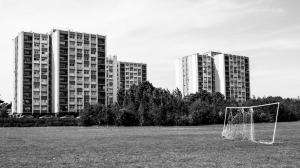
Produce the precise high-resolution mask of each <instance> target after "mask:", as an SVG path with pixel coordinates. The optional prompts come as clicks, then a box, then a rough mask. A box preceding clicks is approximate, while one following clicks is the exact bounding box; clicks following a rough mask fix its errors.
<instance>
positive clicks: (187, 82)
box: [175, 53, 215, 96]
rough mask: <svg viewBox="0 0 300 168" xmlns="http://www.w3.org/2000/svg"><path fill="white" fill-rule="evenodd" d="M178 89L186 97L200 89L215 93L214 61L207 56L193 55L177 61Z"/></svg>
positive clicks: (176, 77) (176, 78) (176, 79)
mask: <svg viewBox="0 0 300 168" xmlns="http://www.w3.org/2000/svg"><path fill="white" fill-rule="evenodd" d="M175 75H176V76H175V81H176V87H177V88H179V90H180V91H181V92H182V94H183V95H184V96H186V95H189V94H191V93H196V92H198V91H199V90H200V89H202V90H206V91H208V92H213V91H214V90H215V87H214V85H213V83H214V78H215V77H214V59H213V57H211V56H209V55H207V54H199V53H196V54H193V55H189V56H184V57H182V58H179V59H177V60H176V61H175Z"/></svg>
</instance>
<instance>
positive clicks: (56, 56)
mask: <svg viewBox="0 0 300 168" xmlns="http://www.w3.org/2000/svg"><path fill="white" fill-rule="evenodd" d="M52 42H53V44H52V45H53V46H52V47H53V59H52V60H53V67H52V69H53V76H54V79H53V83H54V85H53V86H54V87H53V93H54V99H55V100H54V102H55V103H54V104H53V106H54V112H55V113H61V114H64V113H77V112H78V111H79V110H82V109H83V108H84V107H85V106H87V105H88V104H96V103H100V104H105V96H106V95H105V84H106V81H105V53H106V52H105V51H106V47H105V45H106V38H105V36H101V35H96V34H87V33H80V32H73V31H63V30H53V31H52Z"/></svg>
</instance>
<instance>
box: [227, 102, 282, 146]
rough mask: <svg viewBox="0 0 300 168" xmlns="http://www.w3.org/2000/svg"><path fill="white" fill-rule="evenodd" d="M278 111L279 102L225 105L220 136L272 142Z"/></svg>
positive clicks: (265, 142) (274, 135) (266, 142)
mask: <svg viewBox="0 0 300 168" xmlns="http://www.w3.org/2000/svg"><path fill="white" fill-rule="evenodd" d="M278 111H279V102H276V103H269V104H262V105H257V106H249V107H226V109H225V116H224V126H223V131H222V137H223V138H224V139H231V140H249V141H252V142H255V143H262V144H273V143H274V142H275V137H276V127H277V118H278Z"/></svg>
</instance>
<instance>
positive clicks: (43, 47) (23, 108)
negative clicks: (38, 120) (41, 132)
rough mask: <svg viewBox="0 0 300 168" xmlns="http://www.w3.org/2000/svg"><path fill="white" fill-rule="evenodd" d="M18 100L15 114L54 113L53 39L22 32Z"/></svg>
mask: <svg viewBox="0 0 300 168" xmlns="http://www.w3.org/2000/svg"><path fill="white" fill-rule="evenodd" d="M14 43H15V49H14V101H13V105H12V113H17V114H32V115H37V114H47V113H50V112H51V98H50V96H49V94H50V87H51V83H50V62H49V61H50V58H51V55H50V36H49V35H48V34H39V33H34V32H21V33H19V35H18V36H17V37H16V38H15V39H14Z"/></svg>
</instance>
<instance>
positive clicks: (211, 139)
mask: <svg viewBox="0 0 300 168" xmlns="http://www.w3.org/2000/svg"><path fill="white" fill-rule="evenodd" d="M277 128H278V129H277V137H276V141H277V143H276V144H274V145H262V144H255V143H251V142H248V141H228V140H223V139H222V138H221V131H222V125H212V126H198V127H43V128H0V167H4V168H8V167H22V168H23V167H300V122H290V123H278V126H277Z"/></svg>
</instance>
